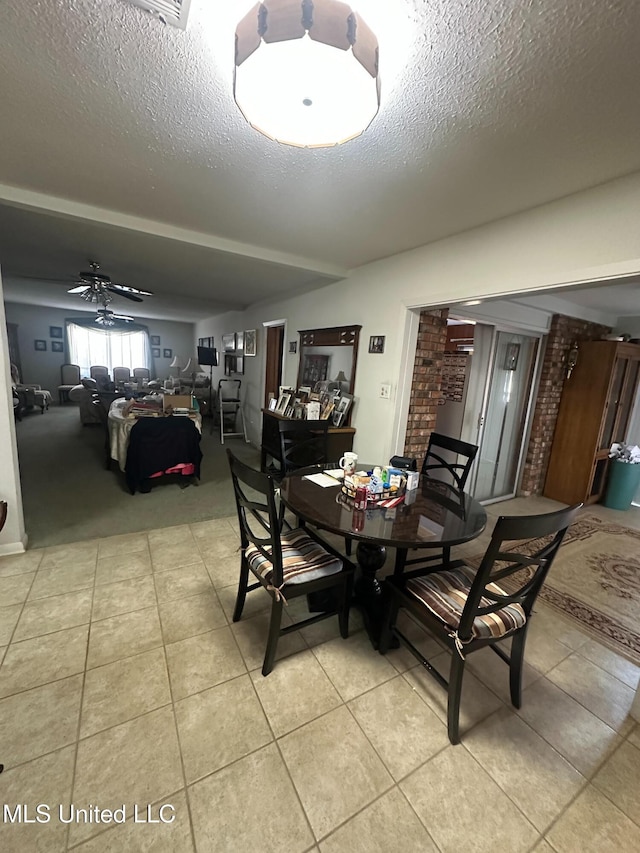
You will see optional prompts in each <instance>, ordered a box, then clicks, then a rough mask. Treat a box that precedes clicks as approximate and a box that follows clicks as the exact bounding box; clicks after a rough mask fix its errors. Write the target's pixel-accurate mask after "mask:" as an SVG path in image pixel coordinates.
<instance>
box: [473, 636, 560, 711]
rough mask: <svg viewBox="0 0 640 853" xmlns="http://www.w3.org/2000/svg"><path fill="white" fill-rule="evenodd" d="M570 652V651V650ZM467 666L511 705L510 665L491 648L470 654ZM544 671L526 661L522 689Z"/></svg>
mask: <svg viewBox="0 0 640 853" xmlns="http://www.w3.org/2000/svg"><path fill="white" fill-rule="evenodd" d="M569 653H570V652H569ZM467 666H468V667H469V669H470V671H471V672H473V674H474V675H475V676H477V678H478V680H479V681H481V682H482V683H483V684H485V685H486V686H487V687H488V688H489V689H490V690H493V692H494V693H496V694H497V695H498V696H499V697H500V699H502V701H503V702H504V703H505V704H507V705H510V704H511V693H510V690H509V666H508V665H507V664H506V663H505V662H504V661H503V660H501V659H500V658H499V657H498V655H497V654H496V653H495V652H492V651H491V649H490V648H486V647H485V648H484V649H480V650H479V651H477V652H474V653H473V654H472V655H469V657H468V658H467ZM541 677H542V673H541V672H539V671H538V670H537V669H534V668H533V667H532V666H529V665H528V664H527V663H526V662H525V664H524V667H523V669H522V689H523V690H524V689H525V688H526V687H529V686H530V685H531V684H533V682H534V681H536V680H537V679H538V678H541Z"/></svg>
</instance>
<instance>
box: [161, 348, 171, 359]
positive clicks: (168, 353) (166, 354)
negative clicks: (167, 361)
mask: <svg viewBox="0 0 640 853" xmlns="http://www.w3.org/2000/svg"><path fill="white" fill-rule="evenodd" d="M162 357H163V358H173V350H171V349H166V348H165V349H163V350H162Z"/></svg>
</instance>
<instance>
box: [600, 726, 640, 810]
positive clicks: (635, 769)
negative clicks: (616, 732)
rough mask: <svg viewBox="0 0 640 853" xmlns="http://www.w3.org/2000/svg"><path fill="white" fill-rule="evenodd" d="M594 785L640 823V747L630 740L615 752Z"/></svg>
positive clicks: (604, 765)
mask: <svg viewBox="0 0 640 853" xmlns="http://www.w3.org/2000/svg"><path fill="white" fill-rule="evenodd" d="M593 786H594V787H595V788H597V789H598V790H599V791H601V792H602V793H603V794H605V795H606V796H607V797H609V799H610V800H612V802H614V803H615V804H616V806H618V808H619V809H621V810H622V811H623V812H624V813H625V814H626V815H627V817H630V818H631V820H633V821H635V823H637V824H638V825H640V749H639V748H637V747H635V746H634V745H633V744H632V743H629V741H626V742H625V743H623V744H622V746H621V747H620V748H619V749H618V750H616V752H614V753H613V755H612V756H611V758H609V759H608V760H607V761H606V763H605V764H603V766H602V767H601V768H600V770H599V771H598V772H597V773H596V775H595V776H594V778H593Z"/></svg>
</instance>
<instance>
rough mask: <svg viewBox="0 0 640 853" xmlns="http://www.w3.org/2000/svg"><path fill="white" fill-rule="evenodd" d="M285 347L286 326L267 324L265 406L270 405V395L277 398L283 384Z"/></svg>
mask: <svg viewBox="0 0 640 853" xmlns="http://www.w3.org/2000/svg"><path fill="white" fill-rule="evenodd" d="M283 349H284V326H267V359H266V364H267V366H266V369H265V383H264V407H265V409H266V408H267V407H268V405H269V395H270V394H272V395H273V396H274V397H275V398H276V399H277V397H278V391H279V388H280V385H282V353H283Z"/></svg>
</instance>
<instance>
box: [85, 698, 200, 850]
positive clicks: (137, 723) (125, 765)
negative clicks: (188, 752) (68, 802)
mask: <svg viewBox="0 0 640 853" xmlns="http://www.w3.org/2000/svg"><path fill="white" fill-rule="evenodd" d="M182 786H183V780H182V767H181V763H180V751H179V748H178V740H177V737H176V729H175V723H174V719H173V712H172V710H171V708H161V709H159V710H157V711H152V712H151V713H150V714H145V716H143V717H137V718H136V719H135V720H130V721H129V722H127V723H122V724H121V725H119V726H115V728H111V729H107V730H106V731H104V732H100V733H99V734H95V735H92V736H91V737H89V738H87V739H86V740H81V741H80V744H79V746H78V757H77V761H76V775H75V784H74V788H73V802H74V803H75V805H76V806H78V807H81V806H82V805H84V804H86V803H99V804H100V807H101V808H117V807H119V806H122V804H124V805H125V806H126V807H127V810H130V809H131V808H132V806H133V804H134V803H137V804H147V803H155V802H157V801H158V800H160V799H161V798H163V797H165V796H168V795H169V794H171V793H173V792H175V791H178V790H180V788H181V787H182ZM99 830H100V827H99V826H98V825H96V824H73V825H71V827H70V833H69V844H70V845H73V844H77V843H78V842H79V841H81V840H84V839H85V838H88V837H90V836H91V835H95V834H96V833H97V832H98V831H99Z"/></svg>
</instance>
